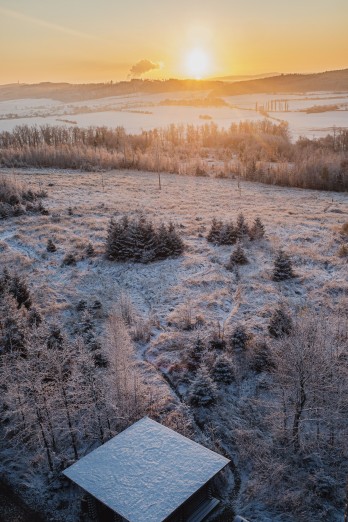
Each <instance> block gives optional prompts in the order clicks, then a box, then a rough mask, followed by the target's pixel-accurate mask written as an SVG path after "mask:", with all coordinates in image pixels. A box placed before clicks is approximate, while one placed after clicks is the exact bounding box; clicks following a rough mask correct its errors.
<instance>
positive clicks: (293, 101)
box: [0, 92, 348, 139]
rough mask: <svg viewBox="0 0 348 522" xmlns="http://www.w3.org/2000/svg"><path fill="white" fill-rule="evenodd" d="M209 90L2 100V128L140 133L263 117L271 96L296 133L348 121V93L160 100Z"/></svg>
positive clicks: (317, 132) (275, 114) (323, 130)
mask: <svg viewBox="0 0 348 522" xmlns="http://www.w3.org/2000/svg"><path fill="white" fill-rule="evenodd" d="M208 94H209V93H208V92H195V93H190V92H185V93H183V92H178V93H164V94H154V95H142V94H134V95H127V96H114V97H110V98H102V99H99V100H88V101H81V102H71V103H65V102H59V101H56V100H51V99H39V100H38V99H26V100H11V101H2V102H0V130H12V129H13V128H14V127H15V126H16V125H44V124H50V125H79V126H81V127H84V126H91V125H92V126H100V125H106V126H108V127H117V126H123V127H124V128H125V129H126V131H127V132H132V133H138V132H141V131H142V130H149V129H153V128H156V127H157V128H158V127H165V126H167V125H170V124H171V123H175V124H194V125H203V124H205V123H207V120H206V119H202V118H200V116H202V115H205V116H206V115H208V116H210V117H211V120H210V121H214V122H215V123H216V124H217V125H218V126H220V127H228V126H229V125H230V124H231V123H236V122H239V121H243V120H258V119H263V118H264V116H263V115H262V114H260V112H258V111H256V104H257V106H258V108H260V107H261V106H266V105H267V103H270V102H275V101H277V102H278V106H276V105H274V106H273V109H272V110H269V112H268V114H269V116H268V117H270V118H275V119H278V120H284V121H288V122H289V127H290V131H291V135H292V137H293V138H294V139H296V138H298V137H299V136H307V137H309V138H312V137H313V136H315V137H318V136H323V135H326V134H327V133H328V132H332V130H333V127H336V128H347V127H348V110H347V108H348V93H342V94H334V93H328V92H323V93H305V94H303V93H302V94H301V93H300V94H253V95H240V96H228V97H225V98H224V99H225V101H226V102H227V103H228V104H229V105H230V106H226V107H219V108H218V107H185V106H159V105H158V104H159V103H160V102H161V101H163V100H165V99H171V100H178V99H183V98H184V99H185V98H190V99H192V98H204V97H205V96H207V95H208ZM285 101H286V102H287V104H288V112H283V111H282V112H279V103H280V102H285ZM317 105H321V106H325V105H337V106H338V108H339V110H331V111H327V112H322V113H311V114H307V113H306V112H302V111H305V110H306V109H308V108H310V107H313V106H317Z"/></svg>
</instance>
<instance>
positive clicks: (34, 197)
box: [0, 176, 47, 219]
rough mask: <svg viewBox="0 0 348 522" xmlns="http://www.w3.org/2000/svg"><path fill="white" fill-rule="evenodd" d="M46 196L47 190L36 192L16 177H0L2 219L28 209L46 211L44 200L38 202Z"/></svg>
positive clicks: (22, 212)
mask: <svg viewBox="0 0 348 522" xmlns="http://www.w3.org/2000/svg"><path fill="white" fill-rule="evenodd" d="M46 196H47V194H46V192H44V191H38V192H34V191H33V190H31V189H29V188H28V187H27V186H26V185H25V184H24V183H20V182H18V181H17V180H16V179H15V178H14V177H11V178H10V177H8V176H2V177H0V219H6V218H9V217H11V216H20V215H22V214H24V213H25V212H26V211H27V212H38V213H41V214H44V213H46V212H47V211H46V209H45V207H44V206H43V205H42V202H41V201H39V202H38V203H37V201H38V200H39V199H40V198H43V197H46Z"/></svg>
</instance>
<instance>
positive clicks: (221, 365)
mask: <svg viewBox="0 0 348 522" xmlns="http://www.w3.org/2000/svg"><path fill="white" fill-rule="evenodd" d="M211 374H212V377H213V379H214V381H216V382H221V383H223V384H231V383H232V382H233V381H234V367H233V364H232V361H231V360H230V359H229V358H228V357H227V356H226V355H220V356H219V357H217V358H216V361H215V363H214V365H213V368H212V372H211Z"/></svg>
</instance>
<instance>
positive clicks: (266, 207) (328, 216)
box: [0, 171, 348, 332]
mask: <svg viewBox="0 0 348 522" xmlns="http://www.w3.org/2000/svg"><path fill="white" fill-rule="evenodd" d="M18 176H19V177H20V178H23V179H24V180H25V181H26V182H29V183H30V184H32V185H33V186H34V187H36V188H37V187H38V186H40V187H42V188H44V189H47V190H48V193H49V197H48V199H47V200H45V205H47V207H48V208H49V210H50V213H51V215H50V216H32V217H29V216H28V215H26V216H20V217H17V218H12V219H10V220H6V221H2V222H0V241H1V243H0V245H1V254H2V255H1V263H2V264H5V263H8V264H11V265H12V266H14V267H17V268H20V267H23V268H24V269H25V271H26V273H27V276H28V278H29V280H30V282H31V285H32V287H33V290H35V293H36V294H37V295H38V296H39V299H40V302H41V305H42V306H43V307H44V308H45V309H46V310H47V311H51V313H52V314H56V313H58V312H59V310H62V311H65V312H66V313H68V310H69V308H70V307H71V306H72V305H74V304H76V303H77V302H78V300H79V299H84V298H95V299H98V298H102V299H103V300H104V301H105V300H106V301H107V302H109V303H110V304H111V303H112V302H113V300H114V299H115V297H116V295H117V294H118V292H119V290H120V288H125V289H126V290H127V293H128V292H130V294H131V296H132V299H133V301H134V303H135V305H136V306H137V307H138V309H139V311H141V312H142V313H143V314H148V313H151V314H155V315H156V316H158V318H159V319H160V325H161V328H165V327H166V324H167V322H168V321H169V320H170V319H172V318H173V317H174V316H177V315H180V314H181V313H182V309H183V308H185V307H189V308H190V309H191V310H192V313H194V314H197V315H199V314H202V315H204V316H205V318H206V319H207V320H208V322H211V323H214V322H216V321H220V322H225V323H226V326H228V323H229V322H231V321H235V320H236V319H239V318H243V319H244V320H245V321H246V324H247V325H248V326H250V328H252V329H253V330H254V331H255V332H258V331H262V330H263V329H264V328H265V321H266V320H267V318H268V317H269V315H270V309H271V308H273V306H274V303H275V302H277V301H279V300H280V299H285V300H288V301H289V304H290V306H291V307H298V306H299V307H302V306H306V303H309V302H310V303H311V304H312V305H314V306H315V307H316V308H317V309H318V310H319V309H320V307H325V306H328V307H330V306H331V305H332V304H333V303H334V302H338V300H339V299H340V298H341V297H342V296H344V295H345V294H346V293H347V292H348V281H347V264H346V262H345V261H344V259H342V258H340V257H338V256H337V250H338V248H339V246H340V244H341V242H342V238H341V236H340V233H339V229H340V227H341V225H342V224H343V223H344V222H346V221H348V201H347V196H346V195H345V194H339V193H327V192H316V191H306V190H301V189H290V188H278V187H270V186H267V185H261V184H253V183H247V182H245V183H243V184H242V186H241V190H240V191H239V189H238V187H237V182H236V181H234V180H224V179H221V180H219V179H210V178H192V177H181V176H176V175H164V174H163V175H162V190H161V191H160V190H158V181H157V176H156V175H155V174H149V173H141V172H123V171H120V172H115V171H114V172H110V173H104V174H94V173H74V174H72V173H69V172H64V171H61V172H58V171H57V172H40V173H35V172H30V173H22V174H19V175H18ZM102 178H103V179H102ZM103 184H104V190H103V186H102V185H103ZM68 207H71V208H72V209H73V215H72V216H70V215H69V214H68ZM240 211H242V212H243V213H244V215H245V217H246V218H247V220H248V221H249V222H252V220H253V218H254V217H256V216H257V215H258V216H261V218H262V220H263V222H264V224H265V227H266V231H267V238H268V239H267V241H264V242H262V243H260V244H256V243H255V244H254V243H249V244H247V245H246V250H247V256H248V258H249V260H250V263H249V264H248V265H246V266H245V267H241V268H240V280H239V281H236V280H235V276H234V275H233V274H232V273H230V272H228V271H227V270H226V269H225V268H224V265H225V263H226V262H227V261H228V258H229V255H230V253H231V248H232V247H216V246H212V245H210V244H209V243H208V242H207V241H206V239H205V238H204V236H205V235H206V233H207V230H208V228H209V226H210V223H211V220H212V218H213V217H214V216H216V217H218V218H221V219H223V220H228V219H233V220H235V218H236V216H237V214H238V213H239V212H240ZM140 212H143V213H144V214H146V215H147V216H148V217H150V218H151V219H153V221H154V222H155V223H160V222H161V221H164V222H168V221H169V220H173V221H174V222H175V223H177V224H178V225H179V227H180V231H181V233H182V237H183V239H184V240H185V242H186V244H187V252H186V253H185V255H184V256H183V257H181V258H179V259H175V260H167V261H163V262H156V263H153V264H150V265H137V264H131V263H129V264H117V263H112V262H109V261H107V260H105V259H104V257H103V251H104V240H105V237H106V232H107V225H108V221H109V218H110V217H111V216H112V215H119V216H121V215H123V214H124V213H130V214H131V215H132V214H137V213H140ZM49 238H52V239H53V240H54V242H55V243H56V245H57V247H58V250H57V252H56V253H55V254H50V255H47V252H46V243H47V239H49ZM89 241H91V242H92V243H93V244H94V246H95V248H96V250H97V252H98V255H97V256H96V257H95V258H93V259H92V261H91V260H86V259H84V260H83V259H82V260H80V261H79V262H78V264H77V266H76V267H75V268H74V267H61V262H62V259H63V257H64V255H65V254H66V253H67V252H70V251H76V252H77V255H78V256H80V258H82V257H83V251H84V248H85V246H86V244H87V243H88V242H89ZM279 247H283V248H285V249H286V251H287V252H288V253H289V254H290V255H291V257H292V259H293V261H294V265H295V270H296V273H297V276H298V277H297V279H295V280H294V281H292V282H291V283H289V284H282V285H279V284H276V283H274V282H272V281H271V271H272V260H273V256H274V251H275V250H276V249H278V248H279ZM232 310H233V317H232V315H231V312H232Z"/></svg>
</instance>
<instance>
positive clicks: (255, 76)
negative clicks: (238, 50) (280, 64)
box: [209, 72, 280, 82]
mask: <svg viewBox="0 0 348 522" xmlns="http://www.w3.org/2000/svg"><path fill="white" fill-rule="evenodd" d="M279 74H280V73H278V72H271V73H262V74H241V75H231V76H219V77H216V78H209V79H210V80H212V81H218V82H245V81H248V80H258V79H259V78H269V77H270V76H279Z"/></svg>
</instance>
